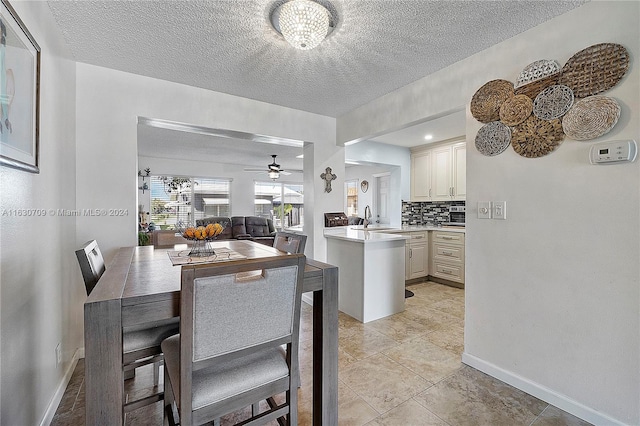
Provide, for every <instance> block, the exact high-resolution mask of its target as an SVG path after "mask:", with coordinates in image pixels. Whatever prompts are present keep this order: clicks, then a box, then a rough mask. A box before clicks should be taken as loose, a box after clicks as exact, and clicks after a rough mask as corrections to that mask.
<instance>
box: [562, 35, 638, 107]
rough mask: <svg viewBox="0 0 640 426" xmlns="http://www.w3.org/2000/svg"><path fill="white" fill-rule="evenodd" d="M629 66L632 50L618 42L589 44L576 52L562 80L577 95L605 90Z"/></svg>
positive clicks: (586, 94) (616, 82)
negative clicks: (630, 51)
mask: <svg viewBox="0 0 640 426" xmlns="http://www.w3.org/2000/svg"><path fill="white" fill-rule="evenodd" d="M628 69H629V52H628V51H627V49H625V48H624V46H621V45H619V44H615V43H600V44H594V45H593V46H589V47H587V48H586V49H583V50H581V51H579V52H578V53H576V54H575V55H573V56H572V57H571V58H570V59H569V60H568V61H567V63H566V64H564V67H563V68H562V75H561V76H560V80H559V83H560V84H564V85H565V86H569V87H570V88H571V90H573V94H574V95H575V97H576V98H585V97H587V96H590V95H595V94H597V93H601V92H604V91H605V90H608V89H611V88H612V87H613V86H615V85H616V84H618V82H619V81H620V80H621V79H622V77H624V75H625V74H626V72H627V70H628Z"/></svg>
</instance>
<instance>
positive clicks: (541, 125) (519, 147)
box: [511, 115, 564, 158]
mask: <svg viewBox="0 0 640 426" xmlns="http://www.w3.org/2000/svg"><path fill="white" fill-rule="evenodd" d="M563 140H564V133H563V132H562V122H561V121H560V120H558V119H555V120H551V121H546V120H540V119H539V118H538V117H536V116H535V115H530V116H529V118H527V119H526V120H525V121H524V122H523V123H521V124H519V125H517V126H516V127H514V128H513V131H512V132H511V146H512V147H513V150H514V151H515V152H517V153H518V154H520V155H522V156H523V157H527V158H537V157H542V156H544V155H547V154H549V153H550V152H552V151H554V150H555V149H556V148H557V147H558V146H560V144H561V143H562V141H563Z"/></svg>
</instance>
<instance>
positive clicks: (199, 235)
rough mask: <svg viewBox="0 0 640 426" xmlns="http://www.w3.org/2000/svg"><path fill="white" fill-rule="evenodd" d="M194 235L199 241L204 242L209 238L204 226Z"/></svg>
mask: <svg viewBox="0 0 640 426" xmlns="http://www.w3.org/2000/svg"><path fill="white" fill-rule="evenodd" d="M194 235H195V237H196V239H197V240H204V239H205V238H207V231H206V230H205V229H204V226H198V227H197V228H196V231H195V233H194Z"/></svg>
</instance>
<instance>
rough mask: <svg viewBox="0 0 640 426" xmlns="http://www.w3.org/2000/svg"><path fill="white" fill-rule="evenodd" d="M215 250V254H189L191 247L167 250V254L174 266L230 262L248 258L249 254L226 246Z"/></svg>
mask: <svg viewBox="0 0 640 426" xmlns="http://www.w3.org/2000/svg"><path fill="white" fill-rule="evenodd" d="M214 250H215V254H214V255H213V256H189V252H190V251H191V249H189V248H187V249H184V250H177V251H169V252H167V254H168V255H169V259H171V264H172V265H173V266H180V265H194V264H197V263H217V262H228V261H230V260H240V259H246V258H247V256H243V255H241V254H240V253H238V252H235V251H233V250H231V249H228V248H226V247H221V248H216V249H214Z"/></svg>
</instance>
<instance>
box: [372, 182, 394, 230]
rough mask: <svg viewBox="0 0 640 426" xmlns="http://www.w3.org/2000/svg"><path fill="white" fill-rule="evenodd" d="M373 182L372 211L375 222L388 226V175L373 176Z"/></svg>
mask: <svg viewBox="0 0 640 426" xmlns="http://www.w3.org/2000/svg"><path fill="white" fill-rule="evenodd" d="M374 178H375V182H374V186H375V188H376V190H375V200H374V211H375V214H376V219H375V222H376V223H378V224H381V225H389V224H390V223H391V214H390V206H391V204H390V198H391V194H390V192H391V191H390V181H391V174H390V173H381V174H379V175H374Z"/></svg>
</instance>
